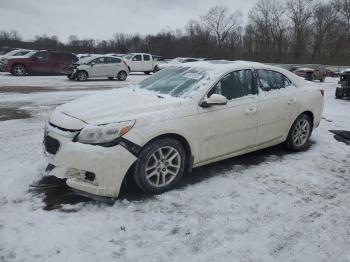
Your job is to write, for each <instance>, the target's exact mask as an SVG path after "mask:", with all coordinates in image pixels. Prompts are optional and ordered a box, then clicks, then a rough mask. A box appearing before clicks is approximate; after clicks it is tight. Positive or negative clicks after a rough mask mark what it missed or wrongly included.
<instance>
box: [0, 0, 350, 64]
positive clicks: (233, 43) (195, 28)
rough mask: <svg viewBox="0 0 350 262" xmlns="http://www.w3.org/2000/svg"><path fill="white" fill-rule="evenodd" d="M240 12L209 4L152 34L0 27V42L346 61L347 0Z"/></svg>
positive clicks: (78, 49)
mask: <svg viewBox="0 0 350 262" xmlns="http://www.w3.org/2000/svg"><path fill="white" fill-rule="evenodd" d="M243 21H244V19H243V15H242V13H241V12H240V11H233V10H229V9H228V8H227V7H225V6H220V5H217V6H213V7H212V8H211V9H210V10H209V11H208V12H207V13H205V14H203V15H202V16H200V17H198V18H197V19H191V20H190V21H188V23H187V25H186V27H185V28H183V29H177V30H163V31H161V32H159V33H158V34H154V35H140V34H121V33H116V34H115V35H114V36H113V38H111V39H109V40H96V39H79V38H78V37H77V36H75V35H71V36H70V37H69V38H68V41H67V42H66V43H63V42H61V41H60V40H59V39H58V37H57V36H48V35H41V36H35V39H34V40H32V41H24V40H23V39H22V37H21V36H20V34H19V33H18V32H17V31H10V32H8V31H0V46H8V47H19V48H28V49H50V50H60V51H66V52H73V53H129V52H149V53H152V54H156V55H161V56H164V57H166V58H173V57H179V56H187V57H205V58H211V59H230V60H253V61H260V62H266V63H268V62H269V63H322V64H334V65H349V64H350V50H349V49H350V48H349V43H350V0H328V1H321V0H287V1H283V0H258V1H257V2H256V4H255V5H254V6H253V7H252V9H251V10H249V12H248V17H247V18H246V19H245V24H243Z"/></svg>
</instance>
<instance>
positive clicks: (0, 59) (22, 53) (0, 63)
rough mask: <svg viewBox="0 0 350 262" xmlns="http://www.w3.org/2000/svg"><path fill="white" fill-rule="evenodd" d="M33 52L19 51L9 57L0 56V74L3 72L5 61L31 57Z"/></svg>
mask: <svg viewBox="0 0 350 262" xmlns="http://www.w3.org/2000/svg"><path fill="white" fill-rule="evenodd" d="M16 51H18V50H16ZM35 52H36V51H35V50H20V51H18V52H15V53H14V54H11V55H9V56H0V72H3V71H4V66H5V64H6V63H7V60H9V59H12V58H26V57H28V56H31V55H33V54H34V53H35Z"/></svg>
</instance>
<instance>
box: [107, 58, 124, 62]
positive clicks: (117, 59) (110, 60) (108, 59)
mask: <svg viewBox="0 0 350 262" xmlns="http://www.w3.org/2000/svg"><path fill="white" fill-rule="evenodd" d="M106 59H107V63H108V64H119V63H120V62H121V61H122V60H121V59H119V58H116V57H107V58H106Z"/></svg>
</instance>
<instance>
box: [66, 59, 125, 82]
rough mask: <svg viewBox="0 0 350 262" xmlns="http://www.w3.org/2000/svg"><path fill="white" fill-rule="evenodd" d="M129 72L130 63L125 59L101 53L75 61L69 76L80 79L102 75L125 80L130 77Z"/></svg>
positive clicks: (72, 78)
mask: <svg viewBox="0 0 350 262" xmlns="http://www.w3.org/2000/svg"><path fill="white" fill-rule="evenodd" d="M128 72H129V69H128V65H127V64H126V63H125V62H124V61H123V59H121V58H118V57H115V56H111V55H101V56H92V57H89V58H85V59H82V60H80V61H79V62H78V63H75V64H74V65H73V66H72V67H71V69H70V72H69V73H68V75H67V77H68V78H69V79H71V80H79V81H85V80H87V79H88V78H90V79H91V78H100V77H106V78H108V79H110V80H111V79H113V78H117V79H118V80H120V81H124V80H126V78H127V77H128Z"/></svg>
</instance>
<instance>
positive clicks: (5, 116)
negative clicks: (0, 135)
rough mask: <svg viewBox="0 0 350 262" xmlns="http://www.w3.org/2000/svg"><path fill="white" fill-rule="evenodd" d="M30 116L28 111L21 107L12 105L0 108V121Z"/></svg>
mask: <svg viewBox="0 0 350 262" xmlns="http://www.w3.org/2000/svg"><path fill="white" fill-rule="evenodd" d="M31 117H32V116H31V114H30V113H29V112H28V111H25V110H22V109H18V108H13V107H7V108H0V121H6V120H11V119H25V118H31Z"/></svg>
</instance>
